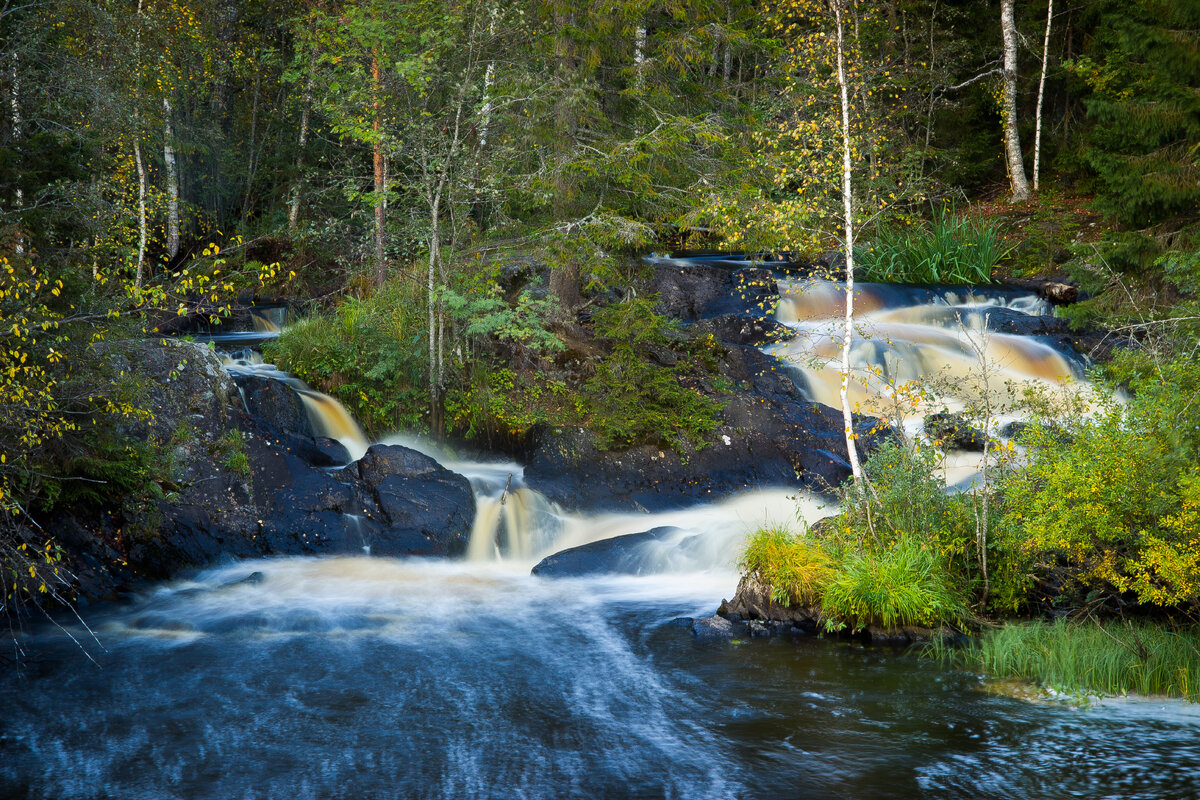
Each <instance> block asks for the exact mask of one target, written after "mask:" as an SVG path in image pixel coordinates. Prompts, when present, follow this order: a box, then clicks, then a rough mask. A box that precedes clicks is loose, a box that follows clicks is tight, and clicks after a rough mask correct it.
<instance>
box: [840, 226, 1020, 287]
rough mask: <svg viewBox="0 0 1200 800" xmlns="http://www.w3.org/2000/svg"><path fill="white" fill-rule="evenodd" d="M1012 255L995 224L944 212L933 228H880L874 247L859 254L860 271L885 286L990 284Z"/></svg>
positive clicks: (856, 255)
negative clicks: (998, 266)
mask: <svg viewBox="0 0 1200 800" xmlns="http://www.w3.org/2000/svg"><path fill="white" fill-rule="evenodd" d="M1006 252H1007V250H1006V249H1005V248H1004V246H1003V237H1002V236H1001V235H1000V232H999V231H998V230H997V229H996V227H995V225H993V224H992V223H990V222H988V221H986V220H981V219H970V218H968V217H964V216H956V215H954V214H953V212H949V211H947V210H946V209H945V208H938V209H935V210H934V213H933V220H932V222H931V223H929V224H923V223H922V224H916V225H913V226H910V227H906V228H901V227H897V226H894V225H891V226H887V225H885V226H882V227H880V229H879V231H878V232H877V234H876V236H875V239H874V241H873V242H872V243H871V244H870V245H868V246H866V247H863V248H856V249H855V252H854V256H855V260H856V262H857V263H856V270H855V271H856V274H857V277H858V278H859V279H860V280H864V281H878V282H882V283H965V284H979V283H989V282H991V279H992V278H991V275H992V268H993V267H995V266H996V264H998V263H999V262H1000V259H1002V258H1004V256H1005V254H1006Z"/></svg>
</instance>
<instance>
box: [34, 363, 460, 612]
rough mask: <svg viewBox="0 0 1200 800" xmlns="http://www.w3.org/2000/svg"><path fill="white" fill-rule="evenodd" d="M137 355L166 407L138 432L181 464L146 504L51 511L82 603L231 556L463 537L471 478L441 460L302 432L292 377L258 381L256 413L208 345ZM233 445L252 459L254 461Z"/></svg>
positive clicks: (434, 547) (443, 545)
mask: <svg viewBox="0 0 1200 800" xmlns="http://www.w3.org/2000/svg"><path fill="white" fill-rule="evenodd" d="M129 361H130V362H131V363H135V362H137V363H142V364H143V365H145V369H146V370H147V372H148V373H149V374H150V376H151V378H152V379H151V380H150V382H149V384H150V389H149V391H150V402H149V405H150V407H151V409H152V410H153V411H154V414H155V426H154V427H153V429H151V428H150V427H149V426H141V427H139V426H137V425H131V426H130V427H129V435H132V436H138V437H144V438H148V437H150V436H152V435H153V436H154V437H156V439H158V440H159V441H171V443H172V444H171V452H172V462H171V473H170V475H167V476H164V477H163V479H162V480H163V482H164V485H165V486H167V487H168V488H169V489H170V492H169V494H167V495H166V496H165V497H164V498H162V499H160V500H157V501H153V502H151V501H148V500H147V501H146V502H145V505H144V506H143V507H137V508H134V507H132V506H131V507H130V508H128V509H124V510H120V511H117V510H108V509H91V508H76V509H62V510H60V511H59V512H58V513H57V515H56V516H54V517H53V518H52V519H49V520H46V523H49V525H52V526H53V527H54V529H55V531H56V536H57V538H58V540H59V541H60V542H62V543H63V546H64V550H65V551H66V559H67V564H68V566H69V568H70V570H71V572H72V573H73V574H74V575H75V576H76V581H75V589H76V591H77V592H78V596H79V597H80V599H81V601H82V602H85V603H86V602H88V601H89V600H93V599H99V598H105V597H112V596H119V595H120V594H121V593H122V592H125V591H127V590H129V588H130V587H132V586H136V585H138V584H139V583H140V582H141V581H144V580H161V579H164V578H169V577H171V576H172V575H174V574H176V573H178V572H179V571H180V570H183V569H188V568H199V567H204V566H207V565H209V564H212V563H214V562H218V561H222V560H227V559H230V558H257V557H262V556H268V555H306V554H325V553H358V552H361V551H362V549H363V548H364V547H367V546H369V547H370V548H371V551H372V552H373V553H376V554H380V555H418V554H419V555H454V554H457V553H461V552H462V551H463V550H464V549H465V548H466V544H467V539H468V538H469V535H470V530H471V526H472V523H473V521H474V514H475V505H474V497H473V495H472V492H471V488H470V484H469V482H468V481H467V479H466V478H464V477H463V476H461V475H458V474H456V473H453V472H450V471H449V470H446V469H444V468H443V467H442V466H441V465H440V464H438V463H437V462H436V461H434V460H433V459H430V458H429V457H427V456H424V455H422V454H420V453H417V452H416V451H413V450H409V449H407V448H403V447H383V446H379V447H376V448H372V451H371V452H370V453H369V454H368V457H366V458H365V459H364V460H363V462H362V463H361V464H349V465H346V464H347V462H348V461H349V454H348V453H346V451H345V448H344V447H342V446H341V445H340V444H339V443H337V442H334V441H332V440H328V439H313V438H312V437H310V436H306V435H304V434H303V433H302V432H300V431H299V430H297V428H298V427H299V426H298V425H296V424H295V423H296V420H297V418H299V419H300V420H305V419H306V417H305V416H304V415H302V413H301V412H302V411H303V408H302V406H300V405H298V397H297V396H296V394H295V393H294V392H293V391H292V390H291V389H290V387H288V386H287V385H286V384H284V383H282V382H280V381H274V380H270V379H265V378H264V379H259V380H251V381H249V382H247V385H248V386H249V389H250V391H249V392H248V394H249V396H250V399H251V402H250V403H248V404H247V405H249V406H251V407H252V408H255V409H257V410H258V411H259V414H260V415H253V416H252V415H251V414H249V413H247V411H246V409H245V407H244V406H243V403H242V400H241V398H240V397H239V392H238V389H237V387H236V386H235V384H234V381H233V380H232V379H231V377H230V375H229V373H228V372H226V371H225V370H224V368H223V367H222V366H221V363H220V361H219V359H218V358H217V356H216V355H215V354H214V353H213V352H212V351H210V350H208V349H207V348H204V347H199V346H195V345H191V344H190V343H186V342H178V341H168V343H167V344H166V345H165V346H164V345H160V344H158V343H147V344H146V345H145V352H144V353H140V354H137V355H136V357H134V358H129ZM231 434H232V435H231ZM233 447H236V448H237V451H236V453H235V451H233V450H231V448H233ZM231 454H236V455H238V456H239V457H240V456H244V460H243V459H240V458H239V459H238V460H239V461H241V462H242V463H243V464H244V466H237V462H236V461H233V460H231V458H230V456H231ZM230 464H233V465H234V466H230ZM343 465H346V466H343ZM46 523H43V524H46Z"/></svg>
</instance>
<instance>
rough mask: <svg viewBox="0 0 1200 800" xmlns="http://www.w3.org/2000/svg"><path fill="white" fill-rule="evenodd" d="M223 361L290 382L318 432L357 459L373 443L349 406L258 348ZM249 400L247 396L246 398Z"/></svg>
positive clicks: (228, 365)
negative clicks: (270, 359)
mask: <svg viewBox="0 0 1200 800" xmlns="http://www.w3.org/2000/svg"><path fill="white" fill-rule="evenodd" d="M221 363H222V364H223V365H224V367H225V369H226V370H228V371H229V372H230V373H231V374H234V375H238V374H240V375H254V376H257V377H261V378H267V379H268V380H275V381H279V382H280V383H284V384H286V385H287V386H289V387H290V388H291V389H292V390H293V391H295V392H296V393H297V394H298V395H299V396H300V400H301V402H302V403H303V404H304V409H305V411H306V412H307V413H308V421H309V423H310V424H311V425H312V427H313V430H314V431H316V433H317V435H318V436H325V437H328V438H330V439H335V440H337V441H338V442H340V443H341V444H342V446H343V447H345V448H346V450H347V452H349V453H350V457H351V459H353V460H358V459H360V458H362V456H363V454H364V453H366V452H367V448H368V447H370V446H371V442H370V440H368V439H367V435H366V434H365V433H363V429H362V428H361V427H360V426H359V424H358V423H357V422H356V421H355V420H354V417H352V416H351V415H350V412H349V411H347V410H346V407H345V406H343V405H342V404H341V403H339V402H338V401H337V400H336V399H334V398H332V397H330V396H329V395H327V394H324V393H322V392H318V391H316V390H315V389H313V388H311V387H310V386H309V385H308V384H306V383H305V382H304V381H302V380H300V379H299V378H297V377H295V376H294V375H290V374H288V373H286V372H284V371H283V370H281V369H279V368H277V367H276V366H275V365H274V364H269V363H266V362H264V361H263V358H262V355H260V354H259V353H258V352H257V351H255V350H241V351H238V352H237V353H234V354H232V355H229V356H224V357H222V359H221ZM242 400H243V402H244V401H245V396H244V395H243V398H242Z"/></svg>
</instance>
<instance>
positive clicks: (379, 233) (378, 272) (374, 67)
mask: <svg viewBox="0 0 1200 800" xmlns="http://www.w3.org/2000/svg"><path fill="white" fill-rule="evenodd" d="M380 82H381V78H380V71H379V55H378V53H376V54H374V55H372V56H371V93H372V102H371V105H372V108H373V109H374V112H375V113H374V119H373V120H372V121H371V129H372V131H373V132H374V134H375V135H374V137H373V139H374V143H373V144H372V147H371V151H372V157H373V161H374V167H375V285H376V286H383V284H384V283H385V282H386V281H387V261H386V260H385V258H384V249H383V245H384V235H385V225H386V224H387V214H386V209H385V208H384V204H383V198H384V194H385V192H384V185H383V184H384V174H383V172H384V168H383V131H382V128H383V123H382V120H381V119H380V117H381V114H382V111H381V110H380V105H379V90H380Z"/></svg>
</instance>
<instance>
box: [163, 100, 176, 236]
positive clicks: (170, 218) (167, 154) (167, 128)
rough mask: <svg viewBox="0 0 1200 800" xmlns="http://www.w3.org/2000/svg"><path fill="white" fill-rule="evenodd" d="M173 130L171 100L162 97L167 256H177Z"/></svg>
mask: <svg viewBox="0 0 1200 800" xmlns="http://www.w3.org/2000/svg"><path fill="white" fill-rule="evenodd" d="M174 142H175V128H174V126H173V125H172V124H171V100H170V99H169V98H167V97H163V163H164V164H166V167H167V256H168V257H169V258H175V256H177V255H178V254H179V170H178V168H177V167H176V166H175V144H174Z"/></svg>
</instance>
